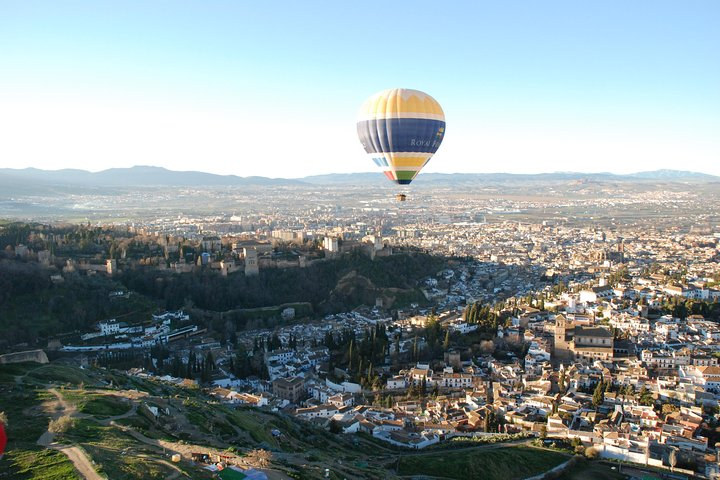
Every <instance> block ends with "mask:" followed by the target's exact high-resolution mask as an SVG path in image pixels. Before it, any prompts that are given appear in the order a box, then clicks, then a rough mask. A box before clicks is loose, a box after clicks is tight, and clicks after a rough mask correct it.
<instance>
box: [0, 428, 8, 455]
mask: <svg viewBox="0 0 720 480" xmlns="http://www.w3.org/2000/svg"><path fill="white" fill-rule="evenodd" d="M6 444H7V435H5V426H4V425H3V424H2V423H0V457H2V456H3V453H5V445H6Z"/></svg>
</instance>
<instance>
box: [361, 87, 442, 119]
mask: <svg viewBox="0 0 720 480" xmlns="http://www.w3.org/2000/svg"><path fill="white" fill-rule="evenodd" d="M408 113H416V114H420V115H430V116H432V117H431V118H435V119H437V120H445V114H444V112H443V109H442V107H441V106H440V104H439V103H438V102H437V101H436V100H435V99H434V98H432V97H431V96H430V95H427V94H426V93H424V92H421V91H419V90H411V89H405V88H395V89H392V90H385V91H383V92H380V93H378V94H376V95H373V96H372V97H370V98H369V99H368V100H367V101H366V102H365V103H364V104H363V105H362V107H361V108H360V116H361V117H372V116H376V117H377V118H393V117H395V116H399V115H402V116H403V117H406V116H408V115H403V114H408ZM419 118H422V117H419Z"/></svg>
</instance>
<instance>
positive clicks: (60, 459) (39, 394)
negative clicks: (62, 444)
mask: <svg viewBox="0 0 720 480" xmlns="http://www.w3.org/2000/svg"><path fill="white" fill-rule="evenodd" d="M7 367H10V366H9V365H8V366H7ZM6 370H10V371H11V372H12V373H13V374H15V373H17V372H18V371H19V372H20V373H23V370H21V369H18V368H15V369H6ZM51 397H52V398H54V396H52V395H50V394H48V393H47V392H44V391H42V390H39V389H35V388H32V387H26V386H22V385H15V383H14V381H13V382H12V383H9V384H8V383H3V384H0V411H3V412H5V414H6V415H7V418H8V425H7V427H6V431H7V435H8V444H7V446H6V449H5V457H4V458H3V459H2V461H0V478H12V479H17V480H44V479H48V480H60V479H62V480H75V479H79V478H80V477H79V476H78V475H77V474H76V473H75V469H74V467H73V465H72V463H71V462H70V460H68V458H67V457H66V456H65V455H63V454H62V453H60V452H56V451H53V450H47V449H45V448H43V447H40V446H38V445H37V444H36V442H37V440H38V438H39V437H40V435H42V434H43V432H45V430H46V429H47V426H48V422H49V417H48V416H47V414H46V413H45V412H43V411H42V410H41V408H40V404H41V403H42V402H43V401H45V400H47V399H48V398H51Z"/></svg>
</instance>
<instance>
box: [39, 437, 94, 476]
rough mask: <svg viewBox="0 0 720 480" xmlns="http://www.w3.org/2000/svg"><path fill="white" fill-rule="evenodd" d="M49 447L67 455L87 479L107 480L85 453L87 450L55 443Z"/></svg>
mask: <svg viewBox="0 0 720 480" xmlns="http://www.w3.org/2000/svg"><path fill="white" fill-rule="evenodd" d="M49 448H52V449H53V450H57V451H59V452H62V453H64V454H65V455H67V457H68V458H69V459H70V461H71V462H72V463H73V465H75V468H76V469H77V470H78V472H80V475H82V476H83V477H84V478H85V479H86V480H106V478H105V477H103V476H102V475H100V474H99V473H97V472H96V471H95V467H93V465H92V462H91V461H90V459H89V458H88V456H87V455H85V452H83V451H82V450H80V449H79V448H78V447H73V446H71V445H60V444H54V445H50V447H49Z"/></svg>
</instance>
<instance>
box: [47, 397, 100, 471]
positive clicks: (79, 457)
mask: <svg viewBox="0 0 720 480" xmlns="http://www.w3.org/2000/svg"><path fill="white" fill-rule="evenodd" d="M48 392H49V393H52V394H53V395H55V397H56V398H57V400H56V402H55V403H56V405H55V406H54V407H55V408H52V407H53V405H52V404H51V405H49V406H50V407H51V408H52V410H53V412H52V413H51V415H50V416H51V418H52V419H53V420H57V419H58V418H60V417H62V416H63V415H69V416H71V417H73V418H76V417H87V415H84V414H81V413H78V411H77V409H76V408H75V406H74V405H69V404H68V403H67V402H66V401H65V399H64V398H63V396H62V395H61V394H60V393H59V392H58V391H57V390H55V389H54V388H49V389H48ZM54 439H55V435H54V434H53V433H52V432H50V431H49V430H46V431H45V432H44V433H43V434H42V435H40V438H38V440H37V444H38V445H40V446H42V447H45V448H52V449H53V450H57V451H59V452H62V453H64V454H65V455H66V456H67V457H68V459H70V461H71V462H72V463H73V465H74V466H75V469H76V470H77V471H78V472H79V473H80V475H82V477H83V478H85V479H86V480H105V477H103V476H102V475H100V474H99V473H97V472H96V471H95V467H93V464H92V461H91V460H90V459H89V458H88V456H87V455H86V454H85V452H83V451H82V450H80V449H79V448H78V447H73V446H71V445H61V444H59V443H54Z"/></svg>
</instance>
